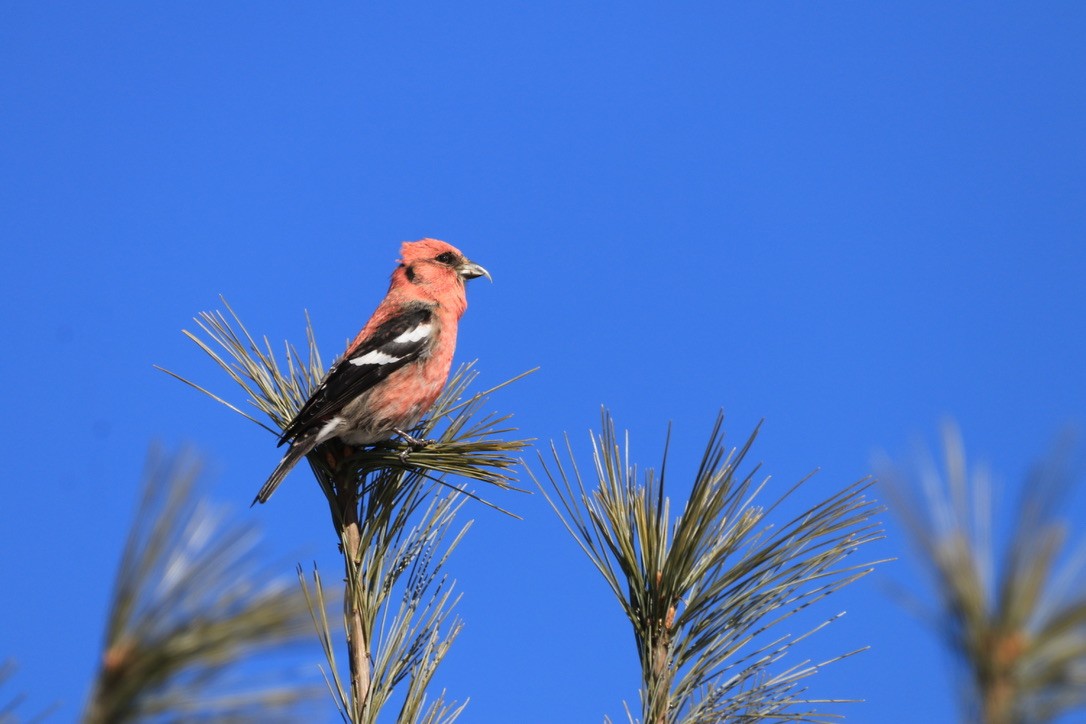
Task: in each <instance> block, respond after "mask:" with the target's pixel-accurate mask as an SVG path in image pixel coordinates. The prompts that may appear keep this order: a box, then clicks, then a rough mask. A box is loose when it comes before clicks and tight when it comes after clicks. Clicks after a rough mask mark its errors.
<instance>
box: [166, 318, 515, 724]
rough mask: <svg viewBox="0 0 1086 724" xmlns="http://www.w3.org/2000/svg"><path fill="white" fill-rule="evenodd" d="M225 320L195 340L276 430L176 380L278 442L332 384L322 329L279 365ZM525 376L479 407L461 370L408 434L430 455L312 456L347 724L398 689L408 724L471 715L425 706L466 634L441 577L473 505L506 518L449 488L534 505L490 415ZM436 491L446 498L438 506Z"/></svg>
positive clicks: (360, 452) (324, 450)
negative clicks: (333, 565)
mask: <svg viewBox="0 0 1086 724" xmlns="http://www.w3.org/2000/svg"><path fill="white" fill-rule="evenodd" d="M224 304H225V301H224ZM227 310H228V311H229V312H230V317H229V318H228V317H227V316H226V315H224V314H222V313H221V312H211V313H202V314H201V315H200V316H199V318H198V319H197V320H196V321H197V325H198V326H199V328H200V333H190V332H186V333H185V334H186V335H187V336H188V337H189V338H190V339H192V340H193V341H194V342H195V343H196V344H197V345H198V346H199V347H200V348H201V349H202V350H204V352H206V353H207V354H208V355H209V356H210V357H211V358H212V359H213V360H214V361H215V363H216V364H217V365H218V366H219V367H220V368H222V369H223V370H224V371H225V372H226V373H227V375H228V376H229V377H230V378H231V379H232V380H233V381H234V382H235V383H236V384H238V385H239V386H240V387H241V388H242V390H243V391H244V392H245V394H246V395H247V396H248V398H249V402H250V404H251V405H252V406H254V407H255V408H256V409H257V410H258V411H259V412H260V413H262V415H263V416H265V417H267V418H268V419H269V420H270V422H271V425H270V426H269V425H266V424H264V423H263V422H261V421H260V420H259V419H257V418H255V417H253V416H252V415H250V414H248V413H246V412H244V411H242V410H241V409H240V408H238V407H236V406H235V405H233V404H231V403H229V402H226V400H225V399H224V398H223V397H220V396H219V395H216V394H214V393H212V392H210V391H208V390H207V389H205V388H204V387H201V386H200V385H197V384H195V383H192V382H189V381H188V380H186V379H184V378H183V377H181V376H179V375H176V374H174V373H172V372H169V373H168V374H171V375H172V376H174V377H176V378H177V379H180V380H181V381H183V382H185V383H186V384H189V385H190V386H192V387H194V388H196V389H198V390H200V391H201V392H204V393H205V394H207V395H209V396H210V397H212V398H213V399H215V400H216V401H218V402H221V403H222V404H224V405H226V406H227V407H229V408H230V409H232V410H234V411H235V412H238V413H239V414H241V415H242V416H244V417H245V418H246V419H249V420H251V421H253V422H255V423H257V424H259V425H261V426H262V427H264V428H265V429H268V430H270V431H271V432H273V433H276V434H277V435H278V433H277V432H276V431H277V430H282V429H284V428H285V427H286V426H287V425H288V424H289V422H290V421H291V420H292V419H293V417H294V415H295V414H296V413H297V411H298V410H299V409H300V408H301V406H302V404H303V403H304V402H305V400H307V399H308V398H309V396H310V395H311V394H312V392H313V390H315V388H316V387H317V385H318V384H319V383H320V381H321V379H322V378H323V376H324V374H325V371H324V366H323V365H322V363H321V360H320V354H319V352H318V351H317V346H316V342H315V335H314V333H313V329H312V326H311V325H307V330H306V339H307V346H308V358H307V359H306V360H303V358H302V356H301V355H300V354H299V353H298V351H297V349H295V348H294V347H293V346H291V345H290V344H287V345H286V358H285V361H284V362H282V363H281V362H279V361H278V360H277V358H276V355H275V353H274V351H273V350H272V347H271V345H270V344H269V343H268V341H267V339H264V340H263V343H262V344H258V343H257V342H256V340H255V339H254V338H253V336H252V335H251V334H250V333H249V332H248V330H246V328H245V326H244V325H243V324H242V323H241V321H240V319H239V318H238V317H237V315H236V314H235V313H234V312H233V310H232V309H230V307H229V306H228V305H227ZM307 321H308V319H307ZM525 374H528V373H525ZM523 376H524V375H519V376H518V377H515V378H513V379H512V380H509V381H508V382H505V383H502V384H501V385H498V386H496V387H493V388H491V389H489V390H485V391H483V392H479V393H475V394H470V395H469V394H468V392H467V390H468V387H469V386H470V385H471V383H472V382H473V381H474V379H475V377H476V373H475V372H474V371H473V370H472V369H471V365H467V366H465V367H462V368H461V369H460V370H458V371H457V372H456V373H455V374H453V375H452V376H451V378H450V379H449V382H448V384H447V385H446V387H445V390H444V392H443V393H442V395H441V397H440V398H439V399H438V401H437V402H436V403H435V405H434V407H433V408H432V410H431V413H430V416H429V418H428V419H427V420H424V421H423V422H422V423H420V424H419V425H418V426H417V427H416V428H415V429H414V430H411V431H409V432H410V433H411V435H412V436H413V437H415V438H418V439H429V438H435V437H436V439H434V440H432V441H431V442H428V443H427V444H426V445H425V446H424V447H423V448H422V449H411V448H409V447H407V446H405V445H404V444H401V443H396V442H390V443H386V444H378V445H374V446H367V447H364V448H360V449H353V448H348V447H347V446H345V445H343V444H342V443H340V442H339V441H337V440H332V441H329V442H327V443H325V444H323V445H321V446H320V447H318V448H317V449H316V450H314V451H313V452H312V453H311V454H310V455H309V456H308V461H309V463H310V467H311V468H312V470H313V473H314V475H315V477H316V479H317V482H318V484H319V485H320V488H321V491H322V492H323V493H324V496H325V499H326V500H327V502H328V505H329V512H330V514H331V517H332V522H333V525H334V528H335V530H336V535H337V539H338V543H339V546H340V550H341V552H342V553H343V556H344V570H345V573H346V580H347V586H346V587H345V589H344V611H345V628H346V633H347V651H348V657H347V660H348V664H349V667H348V668H349V671H350V678H349V683H346V684H345V683H344V681H343V680H342V679H340V677H339V674H338V671H337V669H336V660H335V656H334V647H333V646H332V638H333V634H332V632H331V630H330V629H329V627H328V625H327V623H328V622H327V620H326V619H325V618H323V616H322V614H321V613H320V610H321V608H320V607H321V606H322V605H323V603H322V602H323V599H324V594H323V588H322V586H321V585H320V582H319V577H318V576H317V575H316V572H314V585H313V590H312V591H310V590H309V588H308V586H307V585H306V584H305V583H304V580H303V587H304V589H305V593H306V596H307V597H308V599H309V600H310V602H311V604H312V605H313V615H312V619H313V621H314V623H315V624H316V625H317V630H318V636H319V638H320V640H321V644H322V647H323V648H324V650H325V655H326V658H327V661H328V666H329V672H328V673H326V681H327V683H328V688H329V691H330V692H331V693H332V696H333V699H334V700H335V703H336V706H337V709H338V710H339V712H340V715H341V716H342V717H343V719H344V721H348V722H374V721H376V718H377V715H378V713H379V712H380V711H381V710H382V707H384V706H386V705H387V703H388V702H389V701H390V699H391V696H392V693H393V691H394V690H395V689H397V687H399V686H405V687H406V689H405V699H404V701H403V703H402V706H401V710H400V716H399V720H400V721H403V722H427V723H433V724H437V723H438V722H451V721H453V720H454V719H455V718H456V717H457V716H459V714H460V713H461V712H462V711H463V708H464V705H462V704H461V705H457V704H456V703H455V702H446V701H445V699H444V693H442V694H441V695H439V696H437V697H436V698H433V699H430V698H428V696H427V693H426V689H427V687H428V685H429V684H430V682H431V680H432V677H433V674H434V671H435V670H436V668H437V666H438V665H439V664H440V662H441V660H442V659H443V658H444V657H445V655H446V653H447V652H448V650H449V647H450V646H451V644H452V642H453V641H454V639H455V638H456V635H457V633H458V632H459V630H460V624H459V622H458V621H457V620H456V619H455V617H454V616H453V614H452V611H453V608H454V607H455V604H456V600H457V598H456V597H454V596H453V595H452V587H453V586H452V582H451V581H449V580H448V579H446V577H445V576H444V575H441V574H440V573H439V571H440V569H441V568H442V566H443V565H444V563H445V562H446V560H447V558H448V555H449V553H450V552H451V551H452V549H453V548H454V547H455V546H456V544H457V543H458V542H459V540H460V538H461V536H462V535H463V534H464V532H465V531H466V526H465V527H464V528H462V529H460V531H459V532H457V533H456V534H455V535H453V536H452V539H451V541H449V542H448V543H445V542H444V541H445V538H446V536H447V535H448V534H449V532H450V530H451V527H452V524H453V518H454V516H455V514H456V512H457V511H458V510H459V508H460V506H461V504H462V501H463V499H464V498H465V497H470V498H473V499H475V500H478V501H480V502H483V503H484V504H486V505H488V506H490V507H493V508H495V509H497V510H499V511H502V512H507V513H508V511H505V510H504V509H503V508H502V507H500V506H498V505H497V504H495V503H494V502H492V501H490V500H489V499H487V498H486V497H484V496H482V495H480V494H478V493H476V492H474V491H471V490H468V489H467V488H466V487H465V485H464V483H460V482H458V483H450V482H449V481H448V478H449V477H450V476H453V477H456V478H460V479H463V480H466V481H469V482H475V483H483V484H485V485H488V486H493V487H494V488H496V489H500V490H512V491H519V492H524V491H520V490H519V488H517V487H516V486H515V477H514V475H513V472H512V471H513V468H514V466H516V465H518V464H519V458H518V457H517V454H518V453H519V452H520V451H521V450H522V449H523V448H524V447H526V446H527V445H528V443H529V441H527V440H517V439H515V440H506V439H503V437H502V436H504V435H506V434H509V433H512V432H514V429H513V428H511V427H509V425H508V421H509V416H508V415H497V414H493V413H491V414H482V413H481V407H482V406H483V405H484V404H485V403H486V402H487V400H488V399H489V395H490V394H492V393H493V392H495V391H497V390H499V389H501V388H502V387H504V386H505V385H507V384H510V383H512V382H514V381H516V380H518V379H520V377H523ZM439 428H440V430H439ZM439 488H443V489H444V495H442V496H439V497H435V494H436V492H437V491H438V489H439ZM509 514H510V515H512V513H509ZM397 597H398V598H399V603H398V604H396V603H394V601H395V600H396V598H397Z"/></svg>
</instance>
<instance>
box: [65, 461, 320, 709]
mask: <svg viewBox="0 0 1086 724" xmlns="http://www.w3.org/2000/svg"><path fill="white" fill-rule="evenodd" d="M199 470H200V467H199V465H198V463H197V462H196V460H195V459H194V458H193V457H192V456H191V455H184V454H182V455H177V456H175V457H173V458H169V457H166V456H164V455H163V454H161V453H158V452H152V455H151V457H150V460H149V462H148V465H147V472H146V476H145V482H144V485H143V496H142V500H141V502H140V506H139V510H138V512H137V514H136V518H135V520H134V521H133V524H132V529H131V532H130V533H129V536H128V541H127V543H126V545H125V549H124V553H123V555H122V558H121V565H120V569H119V571H118V573H117V580H116V582H115V584H114V590H113V600H112V603H111V606H110V612H109V619H108V622H107V626H106V633H105V640H104V643H103V653H102V660H101V663H100V665H99V669H98V673H97V675H96V678H95V682H94V685H93V691H92V693H91V696H90V698H89V700H88V701H87V704H86V707H85V709H84V712H83V717H82V720H83V721H84V722H86V723H87V724H97V723H99V722H102V723H104V722H109V723H110V724H114V723H115V722H131V721H159V720H162V721H166V720H171V721H179V720H184V721H257V720H259V721H296V720H299V719H302V718H303V717H301V716H300V714H299V712H298V708H299V706H300V705H301V704H303V703H305V702H306V701H309V700H312V699H313V698H314V697H315V696H317V695H318V694H319V692H320V689H319V687H318V686H316V683H315V682H314V683H313V684H312V685H306V684H304V683H299V677H298V675H297V673H296V672H288V671H280V672H271V673H269V674H268V675H267V676H262V677H258V676H256V675H246V674H244V673H243V672H242V670H241V669H240V668H239V666H238V664H239V663H241V662H243V661H246V660H251V658H252V656H253V655H255V654H257V653H262V654H273V653H279V654H282V653H284V652H285V650H286V647H290V646H296V645H298V644H299V643H301V642H302V641H304V640H305V639H306V638H307V633H308V631H309V614H308V607H307V606H306V601H305V598H304V597H303V596H302V595H301V593H300V592H299V591H297V590H296V589H295V588H294V587H292V586H289V585H287V582H286V580H284V579H282V578H279V579H276V578H274V577H273V576H270V575H269V572H268V570H267V569H266V567H265V566H263V565H261V564H260V563H259V562H258V560H257V558H256V555H255V547H256V543H257V540H258V538H259V536H258V534H257V532H256V530H255V528H254V527H253V526H252V525H238V524H231V523H227V522H226V519H225V516H224V515H223V513H222V512H221V511H219V510H216V509H215V508H213V507H212V506H210V505H209V504H208V503H207V502H206V501H204V500H202V499H200V498H199V497H198V495H197V481H198V477H199ZM303 681H304V679H303Z"/></svg>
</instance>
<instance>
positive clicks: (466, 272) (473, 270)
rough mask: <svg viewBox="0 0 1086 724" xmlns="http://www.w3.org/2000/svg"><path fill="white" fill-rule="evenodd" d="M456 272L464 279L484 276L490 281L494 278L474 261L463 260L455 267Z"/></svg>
mask: <svg viewBox="0 0 1086 724" xmlns="http://www.w3.org/2000/svg"><path fill="white" fill-rule="evenodd" d="M456 273H457V274H459V275H460V276H462V277H463V278H464V279H474V278H475V277H486V278H487V279H490V281H491V282H493V281H494V280H493V279H492V278H491V276H490V272H488V271H487V270H486V269H484V268H482V267H481V266H479V265H478V264H476V263H475V262H471V261H465V262H464V263H463V264H461V265H460V266H458V267H456Z"/></svg>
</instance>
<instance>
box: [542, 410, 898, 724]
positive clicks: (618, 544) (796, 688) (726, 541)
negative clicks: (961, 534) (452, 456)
mask: <svg viewBox="0 0 1086 724" xmlns="http://www.w3.org/2000/svg"><path fill="white" fill-rule="evenodd" d="M722 425H723V418H722V417H718V419H717V421H716V424H715V426H714V428H713V431H712V434H711V435H710V438H709V443H708V445H707V447H706V450H705V454H704V455H703V457H702V460H701V465H700V468H699V469H698V472H697V474H696V476H695V479H694V484H693V488H692V490H691V493H690V498H689V500H688V501H687V503H686V504H685V505H684V507H683V510H682V512H681V513H680V514H678V515H674V516H673V514H672V512H671V501H670V499H669V498H668V497H667V496H666V495H665V489H664V480H665V475H666V469H667V452H666V447H665V454H664V462H663V464H662V465H661V469H660V473H659V476H657V475H656V473H655V472H654V471H653V470H651V469H650V470H648V471H646V472H645V474H644V477H643V482H639V478H640V474H639V473H638V470H637V468H636V467H635V466H633V465H631V464H630V462H629V457H628V455H629V453H628V443H627V444H626V445H620V443H619V440H618V437H617V435H616V433H615V428H614V423H613V422H612V420H611V418H610V417H609V416H608V415H607V413H606V412H604V417H603V431H602V433H601V434H600V435H599V436H597V437H594V438H593V461H594V468H595V476H596V483H595V485H594V486H589V485H586V483H585V481H584V479H583V478H582V476H581V473H580V470H579V469H578V467H577V464H576V461H575V459H574V456H573V452H572V448H571V445H570V443H569V441H568V439H567V441H566V453H567V454H566V456H563V455H561V454H560V453H559V451H558V448H557V447H556V446H554V445H552V446H551V459H550V460H549V461H548V460H546V459H544V458H543V457H542V455H541V456H540V463H541V466H542V470H543V475H544V476H545V477H546V478H547V480H548V483H549V485H548V486H544V485H542V484H541V483H540V482H539V480H536V485H537V486H539V488H540V490H541V491H542V492H543V494H544V495H545V496H546V497H547V500H548V501H549V502H550V503H551V506H552V507H553V508H554V511H555V513H557V515H558V517H559V518H560V519H561V520H562V522H563V523H564V524H565V526H566V528H567V530H568V531H569V532H570V534H571V535H572V536H573V537H574V539H575V540H576V541H577V542H578V544H579V545H580V547H581V549H582V550H583V551H584V552H585V554H586V555H587V556H588V558H589V559H590V560H591V561H592V563H593V565H595V567H596V569H597V570H598V571H599V572H600V573H601V574H602V575H603V577H604V580H605V581H606V582H607V585H608V587H609V588H610V589H611V591H612V593H614V594H615V596H616V598H617V599H618V601H619V603H620V605H621V606H622V609H623V611H624V612H625V614H626V616H627V618H629V620H630V623H631V624H632V626H633V631H634V638H635V640H636V642H637V647H638V653H639V657H640V661H641V669H642V679H643V682H642V689H641V711H642V714H641V715H642V721H644V722H651V723H652V724H664V723H665V722H666V723H669V724H670V723H673V722H683V723H693V722H717V721H725V720H726V721H755V720H763V719H774V720H787V721H825V720H826V716H828V715H823V714H819V713H818V712H817V711H816V710H815V709H814V708H810V707H813V706H814V705H817V704H822V703H827V702H826V701H823V700H815V699H811V698H808V697H807V696H805V688H804V681H805V679H806V678H807V677H809V676H811V675H813V674H814V673H816V672H817V671H818V669H819V668H821V667H822V666H824V665H826V664H828V663H832V662H834V661H838V660H840V659H841V658H844V657H845V656H849V655H851V653H856V652H851V653H846V654H843V655H841V656H838V657H834V658H832V659H830V660H829V661H826V662H822V663H820V664H811V663H810V662H802V663H799V664H795V665H793V666H792V667H790V668H788V669H786V670H784V671H782V672H778V673H775V674H774V673H772V668H773V667H774V666H775V665H776V664H777V663H778V662H779V661H781V659H782V658H783V657H784V656H785V654H786V653H788V652H789V651H790V650H791V648H792V647H793V646H795V645H796V644H798V643H799V642H800V641H802V640H803V639H804V638H806V637H807V636H808V635H811V634H812V633H814V631H817V630H819V629H821V628H822V627H823V626H825V625H826V624H828V623H829V622H830V621H832V620H834V619H836V618H837V616H834V617H832V618H830V619H829V620H828V621H826V622H825V623H823V624H821V625H819V626H816V627H815V629H814V630H812V631H810V632H808V633H807V634H804V635H803V636H799V637H791V636H788V635H784V636H778V637H776V638H772V636H771V632H772V630H773V629H774V627H776V626H778V625H779V624H780V623H781V622H783V621H784V620H786V619H788V618H789V617H791V616H792V615H794V614H796V613H798V612H799V611H801V610H803V609H805V608H807V607H808V606H811V605H813V604H814V603H816V602H818V601H820V600H821V599H822V598H825V597H826V596H828V595H830V594H831V593H833V592H835V591H837V590H840V589H841V588H842V587H844V586H846V585H848V584H849V583H852V582H854V581H855V580H857V579H858V578H860V577H861V576H863V575H866V574H867V573H868V572H870V570H871V569H872V565H873V564H872V563H865V564H862V565H849V564H847V563H846V558H847V557H848V556H850V555H851V554H852V553H853V552H855V551H856V549H857V548H859V547H860V546H862V545H864V544H866V543H869V542H871V541H874V540H876V539H878V538H879V537H881V530H880V529H879V527H878V525H877V524H876V523H873V522H872V521H871V518H872V516H873V515H875V513H876V512H877V511H878V507H877V506H876V504H875V503H873V502H871V501H868V500H867V499H865V498H864V496H863V493H864V491H865V490H866V489H867V487H868V486H869V485H870V483H869V482H868V481H861V482H859V483H856V484H854V485H851V486H848V487H846V488H845V489H844V490H842V491H841V492H839V493H837V494H836V495H833V496H831V497H830V498H828V499H826V500H824V501H822V502H821V503H818V504H817V505H815V506H814V507H812V508H810V509H809V510H807V511H805V512H804V513H803V514H801V515H799V516H797V517H796V518H794V519H792V520H791V521H788V522H787V523H785V524H784V525H782V526H779V527H774V526H771V525H769V524H768V517H769V513H770V512H771V511H772V509H773V507H775V506H776V505H777V504H778V503H779V502H780V501H781V500H783V498H781V499H778V500H777V501H776V502H774V503H772V504H771V505H770V506H769V508H768V509H767V508H762V507H760V506H757V505H755V504H754V501H755V500H756V499H757V498H758V496H759V494H760V493H761V492H762V488H763V487H764V486H765V483H766V481H764V480H763V481H761V482H758V481H756V480H755V477H754V476H755V474H756V472H757V468H755V469H754V470H752V471H751V472H750V473H748V474H747V475H745V476H740V475H739V472H738V469H739V467H740V466H741V464H742V462H743V460H744V458H745V456H746V454H747V453H748V451H749V449H750V446H751V444H752V443H753V441H754V435H751V437H750V438H749V439H748V440H747V442H746V444H745V445H744V446H743V447H742V448H741V449H740V450H738V451H735V450H732V451H731V452H728V451H727V450H726V449H725V448H724V444H723V427H722ZM563 457H568V459H569V467H568V468H567V467H566V463H565V462H564V460H563ZM533 478H534V476H533ZM796 487H798V486H796ZM548 488H549V491H548ZM794 490H795V488H793V491H794ZM790 492H791V491H790ZM786 495H787V494H786ZM839 615H840V614H838V616H839ZM627 714H628V716H629V717H630V720H631V721H633V715H632V712H629V710H627Z"/></svg>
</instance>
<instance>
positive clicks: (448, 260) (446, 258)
mask: <svg viewBox="0 0 1086 724" xmlns="http://www.w3.org/2000/svg"><path fill="white" fill-rule="evenodd" d="M434 261H439V262H441V263H442V264H455V263H456V254H454V253H452V252H451V251H446V252H444V253H443V254H438V255H437V256H436V257H434Z"/></svg>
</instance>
